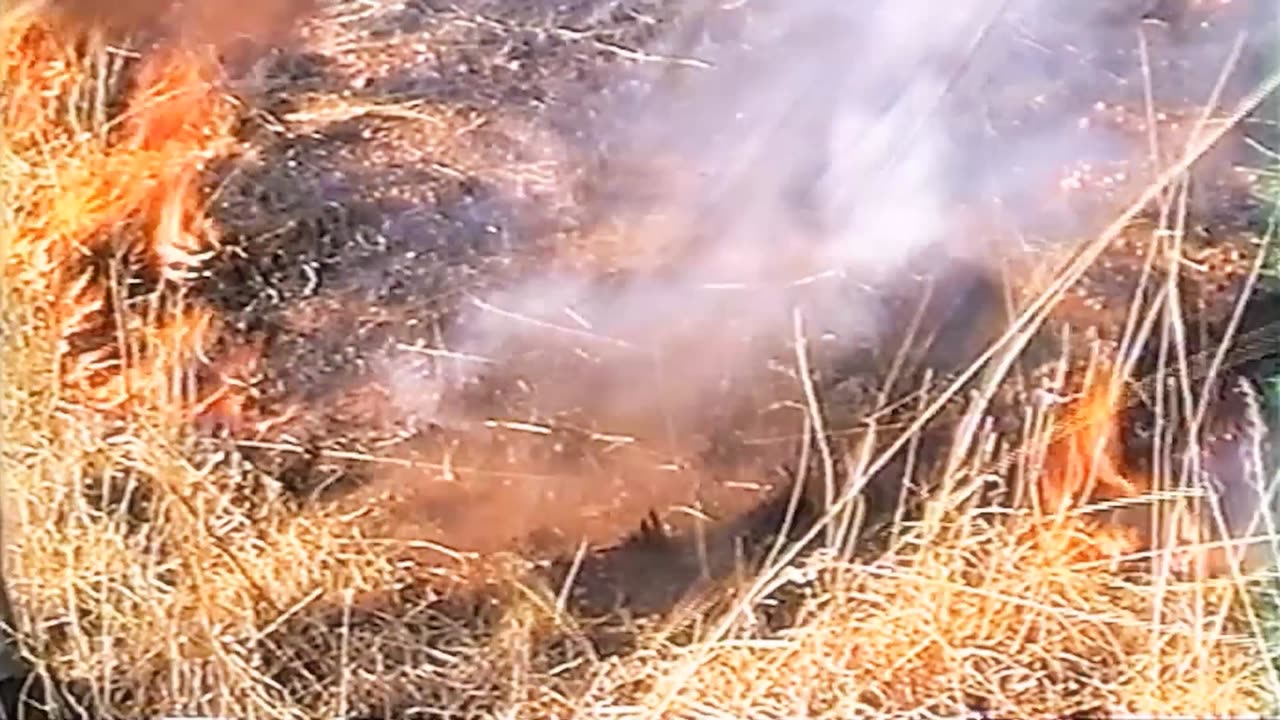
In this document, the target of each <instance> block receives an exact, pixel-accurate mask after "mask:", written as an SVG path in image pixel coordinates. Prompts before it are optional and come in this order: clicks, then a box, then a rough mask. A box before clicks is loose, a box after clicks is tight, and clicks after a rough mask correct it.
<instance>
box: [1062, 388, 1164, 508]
mask: <svg viewBox="0 0 1280 720" xmlns="http://www.w3.org/2000/svg"><path fill="white" fill-rule="evenodd" d="M1122 403H1123V394H1122V390H1121V386H1120V384H1119V383H1118V382H1116V381H1115V380H1114V379H1113V374H1112V372H1111V370H1110V369H1108V368H1101V369H1095V370H1093V371H1092V372H1090V373H1088V374H1087V375H1086V377H1085V379H1084V388H1083V390H1082V391H1081V393H1080V395H1079V396H1078V397H1077V398H1076V399H1074V400H1073V401H1072V402H1071V403H1070V405H1069V406H1068V407H1067V409H1066V412H1065V414H1064V417H1063V418H1062V419H1061V420H1060V422H1059V424H1058V426H1057V428H1056V429H1055V432H1054V437H1053V438H1052V439H1051V440H1050V443H1049V447H1048V450H1047V452H1046V455H1045V465H1044V471H1043V474H1042V476H1041V482H1040V491H1041V492H1040V507H1041V508H1042V509H1043V510H1044V511H1045V512H1048V513H1058V512H1061V511H1065V510H1068V509H1071V508H1077V507H1080V506H1082V505H1084V504H1087V503H1089V502H1091V501H1094V500H1115V499H1120V498H1132V497H1136V496H1138V495H1139V494H1140V491H1139V488H1138V485H1136V484H1135V483H1134V482H1133V480H1132V479H1131V478H1130V477H1128V476H1127V475H1126V473H1125V471H1124V468H1123V464H1122V460H1121V458H1120V449H1121V446H1120V425H1119V421H1118V411H1119V409H1120V407H1121V406H1122Z"/></svg>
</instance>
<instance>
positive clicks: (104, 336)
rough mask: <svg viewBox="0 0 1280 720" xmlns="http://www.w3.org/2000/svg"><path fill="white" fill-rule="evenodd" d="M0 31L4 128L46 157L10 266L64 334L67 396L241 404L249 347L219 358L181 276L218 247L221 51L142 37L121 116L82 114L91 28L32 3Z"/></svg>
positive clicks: (223, 100) (231, 116) (224, 146)
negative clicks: (209, 183) (26, 18)
mask: <svg viewBox="0 0 1280 720" xmlns="http://www.w3.org/2000/svg"><path fill="white" fill-rule="evenodd" d="M0 42H3V50H4V57H3V61H2V62H3V65H2V66H0V80H2V81H3V83H4V86H5V87H6V96H7V97H5V98H3V99H0V122H2V123H3V125H0V132H3V133H4V135H5V139H6V143H8V144H9V146H10V147H13V148H15V149H18V150H26V151H30V150H33V149H43V150H45V151H46V152H45V154H46V155H47V156H48V157H49V158H50V159H49V169H48V171H47V172H46V173H45V175H43V176H41V177H40V178H39V180H40V181H39V182H36V183H34V184H33V186H32V187H31V188H30V191H29V192H28V193H27V194H26V195H25V197H24V203H23V204H24V206H25V207H24V208H23V212H22V214H21V215H20V216H19V221H18V223H17V227H16V228H13V230H14V231H13V232H11V238H10V242H9V243H8V246H7V247H6V248H5V251H4V268H3V272H4V277H5V279H6V280H7V281H9V282H10V283H11V284H12V286H13V287H15V288H18V289H19V291H20V292H22V293H23V296H24V300H26V301H29V302H30V303H31V305H32V306H33V307H34V308H35V309H36V311H37V313H38V314H39V316H40V317H41V318H42V319H43V320H44V321H45V322H47V323H48V324H49V325H50V327H51V328H52V329H53V330H54V332H55V333H56V335H57V337H58V338H59V340H60V342H59V347H58V350H59V355H60V358H59V359H60V372H61V375H60V383H61V390H62V393H63V396H64V397H66V398H67V399H68V400H69V401H70V402H72V403H74V404H78V405H83V406H87V407H91V408H95V409H98V410H124V409H127V408H130V407H131V406H133V405H134V404H135V403H138V402H147V403H151V404H152V405H153V406H154V405H156V404H157V403H160V404H163V406H165V407H169V408H178V409H179V410H180V412H181V413H182V414H183V415H185V416H186V418H187V419H193V420H194V419H198V416H199V415H200V414H201V413H202V412H204V411H206V410H208V409H209V408H211V407H217V408H220V411H221V412H225V411H226V408H227V407H235V408H238V409H239V408H242V407H243V405H244V402H243V401H233V400H231V399H230V395H231V394H234V392H242V391H243V388H244V383H243V382H235V381H234V380H235V378H236V377H237V376H243V375H245V374H247V373H248V372H249V371H250V370H251V367H252V364H253V363H252V361H251V358H249V357H248V356H246V355H245V354H243V353H241V354H239V355H234V357H236V362H235V363H233V364H235V365H238V366H239V367H230V366H229V365H228V363H226V362H223V363H221V366H220V367H215V365H214V363H213V362H212V361H210V360H209V359H208V352H209V350H210V348H211V346H212V344H213V343H214V342H215V341H216V340H217V339H218V336H219V333H218V323H217V318H216V316H215V314H214V312H213V311H212V310H211V309H209V308H206V307H203V306H201V305H200V304H199V303H197V302H194V301H192V300H191V299H190V298H189V294H188V292H187V290H188V287H187V286H188V284H189V281H190V279H191V278H192V277H193V276H195V275H196V274H197V273H198V271H199V269H200V265H201V263H202V262H203V261H204V260H206V259H207V258H208V257H209V256H210V255H211V254H212V251H213V250H214V249H216V247H217V237H216V234H215V232H214V230H213V228H212V226H211V224H210V223H209V222H208V221H207V218H206V215H205V212H204V207H203V199H202V195H201V188H200V185H199V180H200V177H201V174H202V172H203V171H204V170H205V168H206V167H207V166H208V164H209V163H210V162H211V161H213V160H215V159H217V158H219V157H221V156H224V155H226V154H227V153H228V152H230V151H231V150H232V149H233V148H234V146H235V138H234V135H233V132H234V130H235V127H236V122H237V117H236V112H235V108H234V106H233V105H232V103H231V102H230V100H229V98H228V97H227V96H226V95H225V94H224V93H223V92H221V90H220V86H219V70H220V68H219V65H218V63H217V60H216V57H215V55H214V53H213V52H212V51H211V50H210V51H202V50H197V49H188V48H168V49H162V50H157V51H153V52H151V53H149V54H148V55H147V56H146V57H145V58H144V59H143V60H142V61H141V64H140V66H139V67H137V68H136V70H134V72H133V75H132V77H131V80H132V86H131V89H130V90H129V91H128V92H127V94H126V96H125V98H124V102H123V108H122V111H121V112H120V113H119V114H118V116H117V117H116V120H115V121H114V124H112V125H109V126H108V127H105V128H104V127H92V128H91V129H86V128H85V127H82V126H80V122H79V118H78V117H77V112H79V110H77V109H76V108H74V107H64V105H66V104H68V100H67V99H68V98H70V97H75V92H73V91H74V90H76V89H77V88H78V87H81V88H82V87H83V86H84V84H85V80H86V79H85V78H83V77H77V76H76V75H75V73H76V72H77V70H76V68H78V67H83V65H82V64H81V63H80V62H78V60H77V57H78V55H77V53H83V52H84V50H83V49H79V50H77V45H80V46H83V45H85V44H86V43H85V41H84V38H83V37H79V36H77V35H76V34H75V33H74V32H72V31H70V30H67V29H65V28H60V27H57V26H54V25H49V24H45V23H42V22H40V21H39V19H33V20H31V21H30V22H29V23H28V24H26V25H25V26H23V27H18V28H10V29H9V30H8V32H5V33H3V38H2V39H0ZM80 72H83V71H80ZM99 100H100V101H101V100H102V99H101V98H99ZM124 279H128V280H132V281H134V282H132V283H126V282H123V280H124ZM138 287H140V288H141V290H139V289H137V288H138ZM137 308H144V309H137ZM241 379H243V378H241ZM232 388H239V390H233V389H232ZM237 411H239V410H237Z"/></svg>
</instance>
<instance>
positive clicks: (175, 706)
mask: <svg viewBox="0 0 1280 720" xmlns="http://www.w3.org/2000/svg"><path fill="white" fill-rule="evenodd" d="M6 22H7V24H6V25H3V26H0V40H3V47H4V54H3V57H0V62H2V63H3V66H0V69H2V70H3V72H2V73H0V83H2V84H3V88H4V89H5V92H4V94H3V97H2V98H0V120H2V121H3V123H4V125H3V126H2V127H0V212H2V213H4V215H3V216H0V236H2V237H0V240H2V241H3V242H2V246H3V251H4V257H3V260H4V266H3V269H4V278H5V287H4V293H5V295H4V303H3V308H2V309H3V318H2V320H3V340H2V342H3V347H2V348H0V349H2V350H3V353H4V355H3V356H4V358H5V360H6V362H5V378H4V380H5V382H4V385H3V388H0V391H2V392H3V403H4V406H5V407H6V408H9V411H8V412H7V413H6V415H5V419H4V425H3V432H2V435H0V441H2V442H3V445H2V447H3V454H2V455H0V459H2V461H3V467H2V470H3V475H4V478H5V484H4V493H5V494H4V507H5V515H4V518H5V525H4V532H5V534H6V552H7V556H6V566H5V575H6V579H7V580H8V583H9V586H10V593H11V594H12V595H13V596H14V598H15V600H16V606H17V626H18V631H19V633H20V635H21V638H22V640H23V651H24V653H25V655H26V657H27V658H28V660H29V661H30V663H31V664H32V665H33V667H34V668H35V669H36V671H37V674H38V675H43V676H46V677H49V678H56V680H58V681H59V682H62V683H65V684H66V685H67V687H68V690H69V693H68V694H69V696H70V697H72V698H73V699H74V700H75V702H76V703H79V704H83V705H87V706H91V707H92V708H93V709H94V710H95V711H96V712H98V713H102V714H104V715H107V716H113V717H139V716H144V715H145V716H149V715H156V714H177V713H185V714H204V715H216V716H231V717H273V718H313V717H315V718H318V717H334V716H338V717H406V716H413V715H426V716H432V717H435V716H452V715H462V716H470V717H480V716H484V717H495V716H505V717H514V716H519V717H570V716H577V717H605V716H609V717H633V716H634V717H641V716H644V717H725V716H733V717H750V718H782V717H795V716H804V717H832V718H835V717H849V716H854V715H857V716H869V717H877V716H889V715H897V714H923V713H928V712H932V713H939V714H948V715H954V714H962V713H971V712H974V711H981V712H985V713H988V714H991V715H1000V716H1036V717H1046V716H1063V715H1069V714H1089V715H1104V716H1122V715H1126V714H1129V715H1134V714H1136V715H1169V714H1198V715H1204V714H1214V715H1227V714H1232V715H1236V714H1241V713H1248V712H1259V711H1261V710H1263V709H1264V708H1266V707H1268V705H1269V703H1271V702H1273V700H1274V696H1273V692H1274V691H1275V690H1276V689H1277V685H1278V683H1277V681H1276V678H1275V676H1274V672H1270V671H1269V670H1268V668H1267V664H1266V663H1265V662H1264V660H1265V653H1264V650H1263V649H1262V647H1261V645H1260V643H1259V641H1258V638H1257V630H1258V629H1259V622H1260V621H1259V620H1258V618H1257V617H1256V615H1255V614H1254V613H1252V612H1251V609H1250V606H1249V605H1248V601H1247V600H1248V599H1247V597H1246V595H1245V593H1244V588H1243V582H1242V579H1241V578H1239V577H1232V578H1227V579H1211V578H1207V577H1203V576H1201V577H1196V576H1194V575H1192V576H1191V577H1190V578H1185V577H1182V576H1178V575H1170V574H1169V573H1167V572H1163V571H1161V567H1160V566H1159V565H1158V564H1155V563H1151V562H1147V561H1149V560H1150V556H1149V555H1147V554H1143V553H1140V552H1136V551H1137V550H1138V549H1139V548H1138V547H1137V544H1136V543H1135V541H1134V539H1133V538H1132V537H1130V536H1129V535H1128V534H1126V533H1125V532H1121V531H1117V530H1114V529H1112V528H1111V527H1110V526H1107V525H1102V524H1099V523H1098V522H1096V521H1094V520H1091V519H1088V515H1089V513H1088V512H1087V511H1088V508H1087V507H1085V506H1086V505H1087V504H1088V503H1089V502H1092V501H1096V500H1100V499H1101V500H1126V501H1133V500H1135V499H1139V498H1140V496H1142V495H1144V494H1148V493H1151V492H1154V491H1155V490H1156V489H1157V488H1153V487H1150V486H1149V485H1150V483H1149V482H1147V481H1145V480H1142V479H1141V478H1140V477H1138V476H1137V475H1136V474H1135V473H1133V472H1130V471H1129V470H1128V469H1127V468H1125V467H1123V464H1122V460H1121V459H1120V454H1119V450H1118V448H1117V447H1116V445H1117V443H1118V434H1119V428H1118V426H1117V422H1118V419H1117V418H1118V408H1119V407H1120V405H1121V400H1122V397H1121V393H1120V392H1119V388H1120V386H1121V383H1120V382H1119V381H1116V382H1113V380H1116V379H1115V378H1112V377H1110V376H1109V375H1107V374H1106V373H1099V374H1096V375H1093V376H1089V377H1087V378H1086V380H1085V382H1084V383H1083V385H1082V387H1081V388H1080V389H1081V390H1083V392H1082V393H1081V396H1080V397H1081V399H1080V400H1079V401H1078V402H1076V403H1073V404H1071V405H1069V406H1067V407H1066V408H1065V411H1064V412H1061V413H1059V414H1058V415H1057V417H1059V422H1058V423H1057V429H1056V430H1055V429H1054V423H1052V422H1049V421H1048V419H1047V418H1048V416H1053V415H1054V413H1052V412H1050V413H1049V414H1048V416H1044V417H1041V416H1037V417H1034V418H1031V419H1030V422H1029V428H1031V429H1030V430H1028V431H1027V437H1026V438H1025V445H1026V446H1027V447H1033V446H1035V447H1041V448H1044V452H1043V459H1042V460H1041V461H1040V462H1039V466H1040V467H1038V468H1036V472H1035V473H1034V475H1035V476H1036V477H1038V478H1039V485H1038V486H1037V487H1038V488H1039V489H1040V491H1041V492H1040V493H1039V495H1038V500H1039V503H1038V508H1039V510H1035V509H1031V510H1029V509H1025V508H1018V509H1015V510H1007V509H1006V510H1004V511H996V510H993V509H992V508H989V507H987V506H986V504H985V503H984V502H982V500H983V499H984V495H983V494H982V493H979V492H977V490H976V488H977V487H978V486H980V485H982V484H984V483H986V482H987V481H988V479H987V478H986V477H985V476H982V475H980V474H973V473H968V472H966V470H967V469H969V468H972V467H978V466H981V465H982V463H980V462H978V461H977V460H974V461H973V462H969V460H968V458H967V457H966V458H965V459H963V461H962V462H958V463H955V464H954V467H956V468H961V469H960V470H957V471H956V477H954V478H953V477H947V478H944V479H943V480H944V481H943V482H940V483H939V484H940V485H941V486H942V487H943V488H944V491H942V492H941V493H940V494H939V495H938V496H936V497H934V498H932V499H931V501H930V507H931V508H933V510H930V511H928V512H926V513H925V516H926V517H927V518H929V519H930V521H929V522H925V523H919V524H905V525H899V526H896V527H894V528H893V536H894V542H892V543H890V546H889V547H888V548H887V549H882V550H880V551H878V552H876V553H867V555H869V556H871V557H868V558H863V557H849V556H845V555H841V554H837V553H832V552H826V551H818V552H816V553H807V554H802V553H799V552H798V551H797V552H788V553H785V554H784V558H789V560H788V561H787V562H778V563H769V564H766V565H764V566H763V567H755V568H753V570H754V571H756V573H757V574H754V575H748V576H741V575H740V576H735V577H733V578H720V579H715V580H710V581H707V582H705V583H704V584H703V585H702V586H701V587H700V589H699V590H698V591H696V592H694V593H692V594H691V595H690V596H689V597H688V598H686V600H685V601H684V602H683V603H682V604H680V605H679V606H678V607H677V608H676V609H675V610H673V611H672V612H670V613H668V614H667V615H666V616H664V617H658V618H647V619H641V620H635V619H631V618H627V617H625V613H623V614H621V615H619V614H615V615H613V616H612V617H608V618H605V619H599V618H592V617H587V616H585V615H583V614H580V613H577V612H575V609H574V605H573V603H571V602H570V601H569V600H568V598H569V593H568V592H567V588H564V587H557V586H555V585H554V584H553V583H552V582H550V580H549V576H548V574H546V573H544V572H542V571H541V570H540V569H538V568H536V567H534V566H532V565H531V564H530V563H527V562H525V561H524V560H522V559H520V558H518V557H510V556H507V555H503V554H501V553H496V554H492V555H489V556H481V555H479V554H469V553H460V552H455V551H451V550H449V549H448V548H436V547H432V548H426V549H428V550H431V551H432V556H433V558H435V559H433V560H432V561H429V562H428V561H423V560H422V559H421V554H418V555H415V554H414V553H415V551H421V550H423V549H424V548H423V547H421V546H423V545H425V543H419V545H420V547H407V546H412V545H413V543H412V542H405V541H403V540H401V541H390V540H387V539H385V538H378V537H372V536H370V535H369V533H368V528H371V527H376V526H377V523H376V520H377V518H376V516H377V514H378V512H379V511H380V509H379V508H378V507H374V506H369V507H363V508H356V509H351V508H350V507H348V506H347V505H342V504H331V503H327V502H303V501H301V500H300V499H299V498H297V497H296V496H294V495H292V494H290V493H289V492H287V491H286V489H285V488H284V486H283V480H282V479H281V478H278V477H273V476H272V475H271V474H269V473H266V472H263V471H262V470H260V469H258V468H256V467H255V466H254V464H253V463H252V462H251V461H250V460H249V459H248V458H247V457H246V455H245V454H243V453H242V452H241V450H240V449H239V448H237V446H236V444H235V443H233V442H229V441H226V438H225V437H224V438H212V439H211V438H210V437H208V434H207V433H206V434H204V435H201V434H200V433H197V432H195V428H194V427H193V426H198V425H200V424H201V423H202V422H203V423H204V424H205V425H206V426H207V425H208V422H209V421H210V420H212V421H214V422H215V423H221V424H223V425H226V426H227V427H229V428H230V429H231V430H232V431H233V432H232V435H234V434H235V431H236V430H237V429H243V428H244V427H245V426H246V424H247V423H252V421H253V419H254V416H253V406H252V394H251V393H250V391H249V389H248V386H247V384H246V382H245V376H246V375H248V374H249V373H250V372H251V371H252V369H253V368H254V366H255V363H256V362H258V361H259V360H260V356H259V349H258V348H257V347H256V346H254V345H253V344H252V343H249V342H247V341H243V340H236V339H235V336H234V334H233V333H230V332H227V331H225V330H224V329H223V327H222V326H223V324H224V322H225V319H224V318H222V317H221V316H220V314H219V311H217V310H215V309H214V307H213V306H211V305H208V304H205V303H204V302H202V300H201V299H200V296H199V294H198V293H197V292H195V288H194V286H193V284H192V280H193V278H195V277H197V276H198V275H199V274H200V273H201V272H202V269H203V264H204V263H205V262H206V261H207V260H208V257H209V254H210V253H211V252H212V251H213V250H215V249H216V248H217V247H218V244H219V236H218V228H217V227H216V226H215V224H214V223H213V222H212V221H211V220H210V219H209V216H208V214H207V212H206V211H207V207H206V205H207V203H208V191H207V189H206V187H205V184H204V182H205V180H206V179H207V175H208V173H209V168H210V165H211V164H212V163H213V162H215V161H216V160H218V159H220V158H225V157H227V156H228V155H230V154H232V153H234V152H237V151H238V143H239V142H240V141H239V140H238V139H237V138H236V132H237V127H238V123H239V121H240V119H241V115H240V114H239V112H238V110H237V106H236V104H235V103H234V102H233V101H232V100H231V98H230V96H229V95H227V94H226V92H225V91H224V89H223V88H222V85H221V79H220V68H219V66H218V64H217V63H216V62H215V61H214V59H213V57H212V56H211V55H207V54H204V53H201V52H196V51H190V50H185V49H176V48H170V49H168V50H159V51H156V52H154V53H148V54H145V55H144V56H143V57H141V58H137V59H133V58H131V59H128V61H127V62H125V61H120V60H118V59H117V60H112V59H111V58H112V57H113V56H112V54H111V52H108V51H106V50H104V49H103V48H101V47H95V46H94V45H93V44H92V43H91V42H88V41H85V40H83V39H81V38H75V39H74V41H73V39H72V38H69V37H68V36H66V35H64V34H63V33H62V31H61V30H60V29H59V28H58V27H57V26H55V25H49V24H45V23H43V22H42V21H41V20H40V19H39V18H36V17H17V16H15V17H13V18H11V19H9V20H8V21H6ZM330 102H331V103H334V104H338V105H341V104H342V103H343V102H344V100H342V99H341V98H338V97H335V98H333V99H332V100H331V101H330ZM459 116H460V115H459ZM220 341H225V342H222V343H221V344H220ZM304 411H305V410H304ZM813 411H814V412H816V409H813ZM965 432H968V433H969V434H968V435H965V436H963V437H959V438H956V447H958V448H971V449H972V450H971V452H972V453H974V454H982V453H985V452H989V450H990V448H991V447H993V446H995V445H998V444H999V440H1000V439H999V438H998V437H996V435H995V434H994V433H974V431H972V429H970V430H968V431H965ZM975 435H981V437H975ZM851 473H853V474H855V475H856V470H851ZM828 479H829V480H831V478H828ZM999 479H1000V480H1002V481H1003V480H1008V478H999ZM975 483H976V484H975ZM854 484H857V483H856V482H855V483H854ZM1090 486H1092V488H1099V487H1101V488H1104V489H1105V490H1106V492H1104V493H1101V494H1099V493H1098V492H1097V491H1096V490H1094V489H1091V487H1090ZM833 512H834V510H833ZM439 558H447V559H446V560H440V559H439ZM569 579H570V580H572V579H573V573H572V572H570V574H569ZM618 636H622V637H623V638H624V640H623V641H622V642H620V643H619V642H617V641H616V638H617V637H618ZM611 637H612V638H615V640H614V641H610V640H609V638H611Z"/></svg>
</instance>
